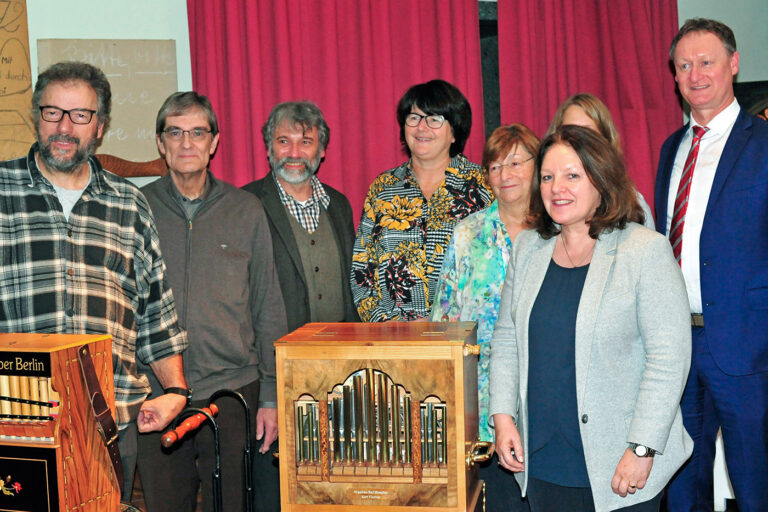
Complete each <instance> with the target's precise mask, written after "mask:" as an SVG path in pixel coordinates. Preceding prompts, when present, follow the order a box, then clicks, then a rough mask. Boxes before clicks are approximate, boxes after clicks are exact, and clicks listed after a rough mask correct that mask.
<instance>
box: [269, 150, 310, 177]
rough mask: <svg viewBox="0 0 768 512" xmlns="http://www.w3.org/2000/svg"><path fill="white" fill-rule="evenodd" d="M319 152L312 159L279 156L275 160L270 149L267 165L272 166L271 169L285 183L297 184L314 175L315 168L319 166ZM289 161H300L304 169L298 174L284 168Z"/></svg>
mask: <svg viewBox="0 0 768 512" xmlns="http://www.w3.org/2000/svg"><path fill="white" fill-rule="evenodd" d="M321 158H322V157H321V156H320V152H319V151H318V153H317V156H316V157H315V158H313V159H312V160H310V159H308V158H290V157H286V158H281V159H280V160H277V161H275V157H274V156H272V152H271V151H270V155H269V165H270V166H271V167H272V170H273V171H274V172H275V174H277V175H278V176H279V177H280V178H281V179H283V180H285V181H286V182H287V183H290V184H291V185H298V184H300V183H304V182H305V181H307V180H308V179H310V178H311V177H312V176H314V175H315V173H316V172H317V169H318V168H319V167H320V160H321ZM289 163H292V164H293V163H302V164H304V170H303V172H301V173H300V174H298V173H297V172H296V171H290V170H288V169H286V168H285V164H289Z"/></svg>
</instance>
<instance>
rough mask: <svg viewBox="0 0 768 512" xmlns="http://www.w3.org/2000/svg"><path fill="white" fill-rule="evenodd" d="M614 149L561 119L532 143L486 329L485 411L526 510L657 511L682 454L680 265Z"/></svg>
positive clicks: (687, 447)
mask: <svg viewBox="0 0 768 512" xmlns="http://www.w3.org/2000/svg"><path fill="white" fill-rule="evenodd" d="M639 221H642V210H641V208H640V206H639V205H638V202H637V197H636V195H635V192H634V187H633V186H632V184H631V182H630V181H629V179H628V178H627V176H626V173H625V171H624V165H623V162H622V159H621V157H620V155H619V154H618V153H617V152H616V151H615V149H613V148H612V147H611V145H610V144H609V143H608V142H607V141H606V140H605V139H604V138H603V137H601V136H599V135H597V134H596V133H594V132H593V131H591V130H588V129H586V128H583V127H580V126H563V127H561V128H558V129H557V130H555V131H554V133H552V134H550V135H549V136H547V137H546V138H545V140H544V142H543V143H542V145H541V149H540V151H539V158H538V159H537V161H536V170H535V175H534V179H533V189H532V191H531V223H532V226H533V228H534V230H531V231H526V232H523V233H521V234H520V235H518V237H517V239H516V240H515V244H514V247H513V251H512V256H511V259H510V269H509V271H508V272H507V279H506V281H505V283H504V288H503V293H502V298H501V309H500V312H499V318H498V321H497V323H496V329H495V331H494V334H493V338H492V339H491V355H490V368H489V373H490V395H491V397H490V414H491V415H492V421H493V423H494V427H495V434H496V451H497V453H498V455H499V459H500V463H501V465H502V466H503V467H505V468H508V469H510V470H512V471H514V472H516V475H515V476H516V478H517V481H518V483H519V484H520V486H521V489H522V492H523V494H524V495H525V494H527V495H528V500H529V503H530V506H531V510H532V512H540V511H562V510H568V511H569V512H577V511H581V510H584V511H592V510H597V511H609V510H627V511H633V512H636V511H651V510H652V511H657V510H659V506H660V502H661V495H662V491H663V489H664V486H665V485H666V483H667V482H668V481H669V479H670V478H671V477H672V475H673V474H674V472H675V471H676V470H677V469H678V468H679V467H680V466H681V465H682V464H683V463H684V462H685V460H686V459H687V458H688V456H689V455H690V453H691V448H692V442H691V439H690V437H689V436H688V434H687V432H686V431H685V430H684V429H683V425H682V419H681V415H680V407H679V403H680V397H681V395H682V391H683V386H684V385H685V380H686V378H687V375H688V368H689V364H690V353H691V331H690V325H689V324H690V316H689V315H690V310H689V308H688V299H687V295H686V291H685V285H684V283H683V278H682V275H681V273H680V268H679V266H678V265H677V263H676V262H675V259H674V257H673V255H672V249H671V247H670V245H669V242H668V240H666V239H665V238H664V237H662V236H661V235H659V234H657V233H655V232H653V231H651V230H649V229H646V228H644V227H643V226H641V225H640V224H638V222H639Z"/></svg>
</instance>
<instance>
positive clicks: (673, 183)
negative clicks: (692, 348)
mask: <svg viewBox="0 0 768 512" xmlns="http://www.w3.org/2000/svg"><path fill="white" fill-rule="evenodd" d="M740 110H741V108H740V107H739V103H738V102H737V101H736V99H734V100H733V102H732V103H731V104H730V105H728V106H727V107H726V108H725V109H724V110H723V111H722V112H720V113H719V114H717V115H716V116H715V118H714V119H712V120H711V121H710V122H709V124H707V126H706V127H707V128H709V131H707V133H705V134H704V136H703V137H702V138H701V142H700V143H699V155H698V157H697V160H696V167H694V169H693V179H692V180H691V191H690V195H689V197H688V210H687V211H686V213H685V225H684V226H683V242H682V243H683V247H682V250H681V252H680V261H681V266H682V271H683V277H684V278H685V287H686V289H687V290H688V301H689V302H690V304H691V313H701V312H702V307H701V283H700V275H699V237H700V235H701V228H702V225H703V224H704V214H705V213H706V210H707V202H708V201H709V193H710V191H711V190H712V183H713V182H714V180H715V171H716V170H717V166H718V164H719V163H720V155H722V154H723V149H725V143H726V142H727V141H728V137H729V136H730V135H731V129H732V128H733V125H734V123H735V122H736V118H737V117H738V116H739V111H740ZM694 126H702V125H700V124H698V123H697V122H696V120H695V119H694V118H693V116H691V123H690V126H689V127H688V130H686V132H685V135H683V139H682V140H681V141H680V146H679V147H678V149H677V156H676V157H675V164H674V167H672V176H671V177H670V181H669V197H668V198H667V219H666V221H667V236H669V227H670V225H671V224H672V215H673V214H674V211H675V198H676V197H677V188H678V186H679V185H680V177H681V176H682V174H683V167H684V166H685V160H686V159H687V158H688V152H689V151H690V150H691V142H692V141H693V127H694Z"/></svg>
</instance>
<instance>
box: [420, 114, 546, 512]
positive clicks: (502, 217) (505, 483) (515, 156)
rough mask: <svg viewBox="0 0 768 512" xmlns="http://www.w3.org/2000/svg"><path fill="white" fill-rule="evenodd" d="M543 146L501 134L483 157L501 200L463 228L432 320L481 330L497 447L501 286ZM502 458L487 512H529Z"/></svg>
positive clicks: (509, 132) (481, 399)
mask: <svg viewBox="0 0 768 512" xmlns="http://www.w3.org/2000/svg"><path fill="white" fill-rule="evenodd" d="M538 152H539V139H538V138H537V137H536V135H534V133H533V132H532V131H531V130H530V129H529V128H527V127H526V126H524V125H522V124H511V125H508V126H500V127H499V128H497V129H496V130H494V132H493V133H492V134H491V136H490V137H489V138H488V141H487V142H486V143H485V149H484V150H483V172H484V173H485V179H486V180H487V181H488V183H489V184H490V186H491V189H492V190H493V194H494V196H495V197H496V200H495V201H494V202H493V203H491V205H490V206H489V207H488V208H486V209H485V210H481V211H479V212H476V213H474V214H472V215H470V216H469V217H467V218H466V219H464V220H462V221H461V222H459V223H458V224H457V225H456V228H455V229H454V232H453V238H452V239H451V243H450V245H449V246H448V249H447V250H446V253H445V258H444V260H443V266H442V270H441V272H440V281H439V283H438V288H437V296H436V297H435V300H434V303H433V306H432V313H431V317H430V320H432V321H433V322H437V321H473V322H477V338H478V343H479V344H480V359H479V362H478V386H477V393H478V407H479V411H478V412H479V418H480V429H479V432H480V439H481V440H483V441H493V440H494V435H493V428H492V427H490V426H489V425H488V356H489V353H490V341H491V335H492V334H493V327H494V325H495V324H496V318H497V316H498V313H499V301H500V299H501V286H502V284H503V283H504V277H505V274H506V270H507V262H508V261H509V253H510V250H511V248H512V242H513V241H514V239H515V236H517V234H518V233H519V232H520V231H521V230H523V229H525V227H526V224H525V223H526V216H527V214H528V205H529V202H530V190H531V180H532V178H533V169H534V164H535V155H536V154H538ZM496 457H497V456H496V455H494V456H493V460H492V461H490V462H489V463H486V464H484V465H481V466H480V478H481V479H482V480H484V481H485V484H486V507H487V508H486V509H487V510H504V511H513V512H523V511H527V510H528V504H527V502H526V501H524V500H522V498H521V497H520V489H519V488H518V486H517V485H515V482H514V478H513V477H512V473H509V472H507V471H506V470H504V469H502V468H501V467H499V466H498V464H497V461H496Z"/></svg>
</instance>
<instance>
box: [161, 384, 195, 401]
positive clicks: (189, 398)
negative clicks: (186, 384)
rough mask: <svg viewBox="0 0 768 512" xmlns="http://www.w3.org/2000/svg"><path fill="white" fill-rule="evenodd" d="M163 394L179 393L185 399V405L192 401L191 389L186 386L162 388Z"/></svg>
mask: <svg viewBox="0 0 768 512" xmlns="http://www.w3.org/2000/svg"><path fill="white" fill-rule="evenodd" d="M163 391H164V392H165V394H166V395H167V394H168V393H173V394H174V395H181V396H183V397H185V398H186V399H187V405H189V404H190V402H192V390H191V389H187V388H179V387H170V388H165V389H163Z"/></svg>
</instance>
